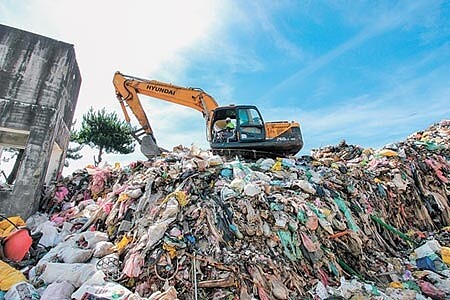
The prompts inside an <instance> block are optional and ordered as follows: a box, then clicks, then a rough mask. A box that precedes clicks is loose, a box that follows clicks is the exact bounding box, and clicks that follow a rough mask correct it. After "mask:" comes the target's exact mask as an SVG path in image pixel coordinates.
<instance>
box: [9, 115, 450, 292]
mask: <svg viewBox="0 0 450 300" xmlns="http://www.w3.org/2000/svg"><path fill="white" fill-rule="evenodd" d="M449 180H450V121H441V122H440V123H437V124H434V125H433V126H431V127H430V128H428V129H426V130H424V131H421V132H417V133H414V134H413V135H411V136H410V137H408V138H407V139H406V140H405V141H402V142H399V143H395V144H390V145H386V146H385V147H383V148H381V149H378V150H374V149H365V148H362V147H359V146H355V145H348V144H346V143H345V142H342V143H340V144H339V145H337V146H329V147H324V148H321V149H315V150H313V151H312V153H311V155H310V156H303V157H290V158H277V159H272V158H266V159H259V160H257V161H251V160H243V159H239V158H237V157H235V158H225V157H220V156H217V155H214V154H212V153H211V152H209V151H203V150H200V149H198V148H196V147H191V148H184V147H182V146H180V147H177V148H175V149H174V151H173V152H170V153H166V154H164V155H163V156H161V157H158V158H157V159H155V160H152V161H147V162H141V161H138V162H135V163H132V164H130V165H129V166H126V167H124V168H121V167H120V166H118V165H116V166H114V167H113V166H105V167H102V168H98V167H92V166H89V167H86V168H85V169H83V170H78V171H76V172H74V173H73V174H72V175H71V176H68V177H67V178H64V179H62V180H61V181H60V182H58V183H56V184H55V185H54V186H51V187H48V189H47V191H46V193H45V196H44V197H43V199H42V202H41V209H42V212H41V213H39V214H36V215H34V216H32V217H30V218H29V219H28V220H26V224H27V227H28V228H30V229H31V233H30V234H33V233H34V234H36V233H39V235H40V236H38V237H36V236H34V238H35V239H36V240H37V239H39V240H38V242H37V241H36V242H33V244H32V245H31V250H33V251H30V253H29V254H28V256H25V257H24V258H23V259H21V260H20V261H17V260H16V261H11V260H8V259H7V258H6V259H5V261H6V262H8V263H9V265H8V264H6V263H3V262H2V264H1V265H0V273H2V274H6V271H4V270H6V269H7V268H8V272H9V273H8V274H13V275H14V276H15V277H14V276H12V277H14V278H15V280H12V281H11V280H10V281H9V284H8V286H1V284H2V281H1V280H0V289H1V290H3V291H4V295H3V297H4V299H7V300H8V299H39V298H40V299H161V300H163V299H164V300H175V299H228V300H231V299H241V300H252V299H261V300H266V299H270V300H271V299H450V269H449V267H450V248H449V246H450V227H449V225H450V209H449V203H450V201H449V199H450V185H449ZM0 228H1V223H0ZM0 233H1V232H0ZM39 249H40V250H41V251H38V250H39ZM33 255H34V256H33ZM17 269H20V270H21V271H22V272H19V271H17ZM24 275H25V276H26V278H27V281H25V280H24ZM6 291H7V292H6ZM5 292H6V293H5ZM20 293H22V294H24V293H28V294H29V298H20V296H18V295H20ZM14 297H15V298H14ZM0 299H2V296H1V294H0Z"/></svg>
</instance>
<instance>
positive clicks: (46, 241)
mask: <svg viewBox="0 0 450 300" xmlns="http://www.w3.org/2000/svg"><path fill="white" fill-rule="evenodd" d="M34 232H42V237H41V239H40V240H39V244H41V245H44V246H45V247H54V246H56V245H57V244H58V243H59V242H60V241H61V239H60V236H59V232H58V229H57V228H56V227H55V226H54V225H53V223H52V222H50V221H47V222H44V223H42V224H40V225H38V226H37V227H36V230H35V231H34ZM34 232H33V233H34Z"/></svg>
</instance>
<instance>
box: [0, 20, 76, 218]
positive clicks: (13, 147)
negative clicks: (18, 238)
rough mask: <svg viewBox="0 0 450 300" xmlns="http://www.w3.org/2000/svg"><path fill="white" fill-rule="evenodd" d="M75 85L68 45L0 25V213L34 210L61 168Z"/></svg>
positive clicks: (72, 56)
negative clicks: (43, 190)
mask: <svg viewBox="0 0 450 300" xmlns="http://www.w3.org/2000/svg"><path fill="white" fill-rule="evenodd" d="M80 85H81V75H80V70H79V68H78V64H77V61H76V58H75V50H74V47H73V45H71V44H67V43H64V42H60V41H56V40H54V39H50V38H47V37H44V36H41V35H37V34H33V33H30V32H26V31H22V30H19V29H16V28H12V27H8V26H4V25H1V24H0V178H2V180H0V214H3V215H7V216H12V215H20V216H22V217H23V218H26V217H28V216H30V215H31V214H33V213H34V212H36V210H37V209H38V207H39V200H40V195H41V192H42V187H43V185H44V184H45V183H49V182H50V181H52V180H54V179H56V177H57V175H58V174H59V173H60V171H61V169H62V167H63V164H64V160H65V153H66V149H67V147H68V144H69V139H70V127H71V125H72V119H73V115H74V112H75V106H76V103H77V98H78V92H79V89H80ZM7 157H8V158H11V157H12V160H13V161H14V160H16V161H17V163H14V162H13V163H12V164H11V161H9V162H8V159H7ZM11 165H13V166H15V167H16V170H12V169H14V168H12V169H11V168H10V169H9V170H7V172H6V171H5V169H6V168H7V167H6V166H9V167H11ZM7 173H8V174H7ZM6 179H9V180H6ZM8 183H9V184H8Z"/></svg>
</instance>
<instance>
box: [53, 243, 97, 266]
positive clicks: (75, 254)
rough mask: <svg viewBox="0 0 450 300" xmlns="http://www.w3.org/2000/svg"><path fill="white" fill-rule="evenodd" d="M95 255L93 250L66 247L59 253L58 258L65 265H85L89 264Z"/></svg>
mask: <svg viewBox="0 0 450 300" xmlns="http://www.w3.org/2000/svg"><path fill="white" fill-rule="evenodd" d="M93 253H94V250H91V249H79V248H74V247H70V246H67V247H64V248H62V249H61V250H60V251H59V252H58V257H59V258H60V259H61V260H62V261H63V262H65V263H68V264H73V263H84V262H87V261H88V260H89V259H90V258H91V257H92V254H93Z"/></svg>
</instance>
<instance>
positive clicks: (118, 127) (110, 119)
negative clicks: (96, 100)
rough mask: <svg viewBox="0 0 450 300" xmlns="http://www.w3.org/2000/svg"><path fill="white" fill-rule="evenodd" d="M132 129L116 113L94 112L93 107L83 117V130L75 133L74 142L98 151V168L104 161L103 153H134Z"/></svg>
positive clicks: (102, 110) (96, 161)
mask: <svg viewBox="0 0 450 300" xmlns="http://www.w3.org/2000/svg"><path fill="white" fill-rule="evenodd" d="M131 131H132V128H130V126H129V125H128V123H126V122H125V121H122V120H119V118H118V117H117V115H116V113H114V112H112V113H111V112H106V111H105V109H104V108H103V109H101V110H99V111H94V109H93V108H92V107H91V108H90V109H89V111H88V112H87V113H86V114H84V115H83V121H82V122H81V129H80V130H79V131H76V132H74V140H75V141H76V142H77V143H78V144H80V145H88V146H89V147H91V148H97V149H98V157H97V159H96V158H95V157H94V163H95V165H96V166H97V165H98V164H99V163H100V162H101V161H102V155H103V153H104V152H105V153H121V154H128V153H131V152H133V151H134V140H133V137H132V135H131Z"/></svg>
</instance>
